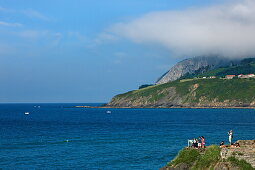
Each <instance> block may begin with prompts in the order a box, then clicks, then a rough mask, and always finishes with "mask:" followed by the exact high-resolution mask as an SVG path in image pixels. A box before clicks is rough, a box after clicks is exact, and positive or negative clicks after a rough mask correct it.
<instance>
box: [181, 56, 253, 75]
mask: <svg viewBox="0 0 255 170" xmlns="http://www.w3.org/2000/svg"><path fill="white" fill-rule="evenodd" d="M251 73H255V58H247V59H243V60H242V61H241V62H240V64H238V65H232V66H226V67H220V68H216V69H213V70H210V68H209V67H203V68H200V69H199V70H197V71H195V73H193V74H190V73H187V74H185V75H184V76H182V77H181V78H180V79H190V78H194V77H209V76H217V77H225V76H226V75H239V74H251Z"/></svg>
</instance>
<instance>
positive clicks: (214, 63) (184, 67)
mask: <svg viewBox="0 0 255 170" xmlns="http://www.w3.org/2000/svg"><path fill="white" fill-rule="evenodd" d="M236 62H238V61H232V60H230V59H227V58H222V57H217V56H213V57H212V56H210V57H194V58H189V59H185V60H183V61H181V62H179V63H177V64H176V65H175V66H173V67H172V68H171V69H170V70H169V71H168V72H167V73H165V74H164V75H163V76H161V77H160V78H159V79H158V81H157V82H156V84H163V83H167V82H170V81H174V80H177V79H179V78H180V77H182V76H184V75H185V74H186V73H191V74H192V73H195V71H197V70H199V69H201V71H203V68H205V69H206V70H204V71H208V70H212V69H215V68H218V67H221V66H227V65H230V64H232V63H236Z"/></svg>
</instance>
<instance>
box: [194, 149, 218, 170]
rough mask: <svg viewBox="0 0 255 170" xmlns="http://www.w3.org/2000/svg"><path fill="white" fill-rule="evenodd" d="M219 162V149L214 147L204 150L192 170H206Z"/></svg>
mask: <svg viewBox="0 0 255 170" xmlns="http://www.w3.org/2000/svg"><path fill="white" fill-rule="evenodd" d="M219 160H220V148H219V147H218V146H216V145H213V146H210V147H208V148H207V149H206V151H205V153H204V155H201V156H200V157H199V159H198V160H197V162H196V163H195V165H194V167H193V169H206V168H209V167H210V166H214V165H215V164H216V163H217V162H218V161H219Z"/></svg>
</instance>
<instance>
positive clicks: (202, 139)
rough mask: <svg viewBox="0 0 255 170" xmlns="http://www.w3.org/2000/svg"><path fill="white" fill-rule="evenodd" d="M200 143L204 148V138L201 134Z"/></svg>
mask: <svg viewBox="0 0 255 170" xmlns="http://www.w3.org/2000/svg"><path fill="white" fill-rule="evenodd" d="M201 145H202V148H205V138H204V137H203V136H201Z"/></svg>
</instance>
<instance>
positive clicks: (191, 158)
mask: <svg viewBox="0 0 255 170" xmlns="http://www.w3.org/2000/svg"><path fill="white" fill-rule="evenodd" d="M220 150H221V149H220V148H219V147H218V146H216V145H211V146H209V147H207V148H206V150H205V151H203V150H200V149H183V150H181V151H180V152H179V153H178V155H177V156H176V158H175V159H174V160H172V161H171V162H169V163H168V164H167V167H178V166H179V165H181V164H186V165H187V166H188V167H189V169H192V170H203V169H214V168H216V167H217V168H222V166H219V165H224V164H225V166H226V165H227V167H228V166H229V165H231V167H235V168H239V169H241V170H255V168H253V167H252V166H251V164H249V163H248V162H246V161H245V160H238V159H237V158H235V157H234V156H232V157H229V158H228V159H227V160H226V159H222V158H221V156H220ZM236 154H237V155H238V152H237V153H236ZM223 162H224V164H221V163H223Z"/></svg>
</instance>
